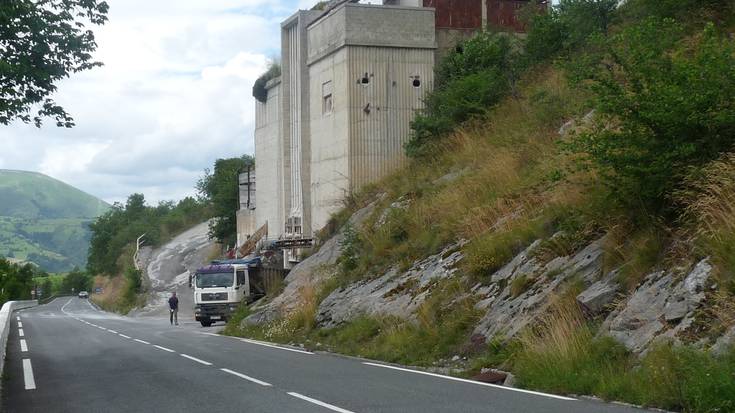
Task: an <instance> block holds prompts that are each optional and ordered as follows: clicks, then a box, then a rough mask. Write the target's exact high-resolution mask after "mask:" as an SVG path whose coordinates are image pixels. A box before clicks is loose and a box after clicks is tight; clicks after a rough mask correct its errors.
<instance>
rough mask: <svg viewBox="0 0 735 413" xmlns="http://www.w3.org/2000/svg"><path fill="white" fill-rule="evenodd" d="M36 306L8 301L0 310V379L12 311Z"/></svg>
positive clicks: (28, 302) (23, 302)
mask: <svg viewBox="0 0 735 413" xmlns="http://www.w3.org/2000/svg"><path fill="white" fill-rule="evenodd" d="M36 305H38V302H37V301H36V300H29V301H8V302H7V303H5V304H4V305H3V308H2V309H0V377H2V375H3V369H4V368H5V351H6V349H7V347H8V334H9V333H10V320H11V319H12V318H13V311H16V310H22V309H24V308H29V307H34V306H36ZM0 394H2V380H0Z"/></svg>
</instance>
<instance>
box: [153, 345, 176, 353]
mask: <svg viewBox="0 0 735 413" xmlns="http://www.w3.org/2000/svg"><path fill="white" fill-rule="evenodd" d="M153 347H155V348H158V349H161V350H163V351H168V352H169V353H176V351H174V350H171V349H170V348H166V347H161V346H159V345H157V344H154V345H153Z"/></svg>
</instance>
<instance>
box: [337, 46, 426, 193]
mask: <svg viewBox="0 0 735 413" xmlns="http://www.w3.org/2000/svg"><path fill="white" fill-rule="evenodd" d="M348 61H349V76H350V78H349V81H348V85H349V88H350V89H349V91H348V93H349V95H350V99H349V100H350V102H349V108H350V109H349V110H350V120H349V136H350V190H352V191H356V190H359V189H360V188H361V187H362V186H364V185H365V184H368V183H371V182H374V181H376V180H378V179H380V178H382V177H384V176H385V175H387V174H389V173H391V172H393V171H394V170H395V169H396V168H398V167H400V166H402V165H403V164H404V162H405V154H404V153H405V152H404V148H403V146H404V144H405V143H406V142H407V141H408V138H409V136H410V122H411V120H412V119H413V117H414V115H415V113H416V111H417V110H419V109H421V108H422V107H423V98H424V97H425V95H426V93H427V92H428V91H429V90H431V89H432V87H433V83H434V71H433V68H434V50H432V49H415V48H412V49H402V48H377V47H350V48H348ZM365 73H367V75H368V77H369V79H370V81H369V83H368V84H367V85H365V84H358V80H360V79H361V78H362V77H364V76H365ZM414 82H416V83H414Z"/></svg>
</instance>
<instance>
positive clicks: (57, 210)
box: [0, 170, 109, 272]
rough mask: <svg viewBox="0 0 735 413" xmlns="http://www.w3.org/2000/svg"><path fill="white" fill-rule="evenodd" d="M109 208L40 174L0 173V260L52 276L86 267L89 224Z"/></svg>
mask: <svg viewBox="0 0 735 413" xmlns="http://www.w3.org/2000/svg"><path fill="white" fill-rule="evenodd" d="M108 208H109V205H108V204H107V203H105V202H104V201H102V200H100V199H98V198H96V197H94V196H92V195H89V194H87V193H85V192H83V191H80V190H79V189H77V188H74V187H72V186H70V185H67V184H65V183H63V182H61V181H58V180H56V179H53V178H51V177H48V176H46V175H43V174H40V173H36V172H26V171H12V170H0V256H6V257H10V258H16V259H20V260H27V261H32V262H34V263H36V264H38V265H40V266H41V267H42V268H43V269H45V270H47V271H51V272H57V271H68V270H70V269H72V268H73V267H75V266H80V267H83V266H84V265H85V264H86V258H87V249H88V247H89V239H90V233H89V229H88V224H89V223H90V221H91V220H92V219H94V218H95V217H97V216H99V215H100V214H102V213H104V212H105V211H106V210H107V209H108Z"/></svg>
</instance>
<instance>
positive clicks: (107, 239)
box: [87, 194, 209, 274]
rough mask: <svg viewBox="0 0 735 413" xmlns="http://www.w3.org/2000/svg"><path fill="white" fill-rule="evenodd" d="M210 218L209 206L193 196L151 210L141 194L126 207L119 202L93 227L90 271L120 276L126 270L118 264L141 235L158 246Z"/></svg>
mask: <svg viewBox="0 0 735 413" xmlns="http://www.w3.org/2000/svg"><path fill="white" fill-rule="evenodd" d="M207 218H209V210H208V208H207V207H206V205H204V204H203V203H202V202H199V201H197V200H195V199H194V198H191V197H188V198H184V199H183V200H181V201H179V202H178V203H174V202H170V201H168V202H161V203H159V204H158V206H155V207H151V206H147V205H146V204H145V197H144V196H143V195H142V194H132V195H130V196H129V197H128V200H127V202H126V203H125V205H121V204H119V203H116V204H115V205H113V207H112V208H111V209H110V210H109V211H108V212H107V213H105V214H104V215H102V216H100V217H99V218H97V219H96V220H95V221H94V222H93V223H92V224H91V225H90V229H91V231H92V238H91V240H90V246H89V255H88V261H87V268H88V270H89V271H90V272H91V273H93V274H117V273H119V272H120V271H121V270H123V269H124V268H122V267H123V265H121V263H120V262H119V258H120V256H121V254H122V253H123V252H124V251H125V248H126V247H127V246H129V245H132V243H134V242H135V240H136V239H137V238H138V237H139V236H140V235H142V234H146V235H145V242H146V244H147V245H154V246H155V245H159V244H160V243H162V242H164V241H167V240H168V239H169V238H171V237H172V236H174V235H175V234H177V233H179V232H181V231H183V230H185V229H187V228H189V227H191V226H192V225H195V224H199V223H201V222H203V221H205V220H206V219H207ZM126 258H128V257H126ZM128 259H132V257H129V258H128ZM131 264H132V262H130V264H127V265H131Z"/></svg>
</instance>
